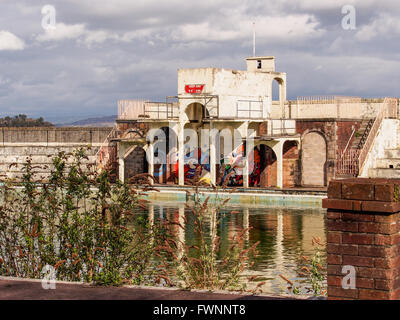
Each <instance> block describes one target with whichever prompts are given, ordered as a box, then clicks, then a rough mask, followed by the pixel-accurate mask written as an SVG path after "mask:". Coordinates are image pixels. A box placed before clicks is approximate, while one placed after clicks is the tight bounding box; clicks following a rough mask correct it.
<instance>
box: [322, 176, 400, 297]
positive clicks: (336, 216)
mask: <svg viewBox="0 0 400 320" xmlns="http://www.w3.org/2000/svg"><path fill="white" fill-rule="evenodd" d="M323 207H324V208H327V209H328V213H327V218H328V219H327V221H328V222H327V229H328V235H327V252H328V257H327V258H328V298H329V299H359V300H365V299H384V300H389V299H390V300H393V299H400V179H349V180H335V181H331V183H330V184H329V188H328V199H324V200H323ZM346 266H350V268H353V267H354V269H352V270H353V271H354V270H355V277H354V278H355V289H353V288H348V286H347V289H345V288H346V285H345V286H343V283H342V282H343V279H344V278H345V277H346V278H347V276H348V275H349V274H350V273H349V271H348V269H349V267H346ZM346 268H347V271H346ZM347 279H348V278H347Z"/></svg>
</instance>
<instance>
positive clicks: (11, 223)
mask: <svg viewBox="0 0 400 320" xmlns="http://www.w3.org/2000/svg"><path fill="white" fill-rule="evenodd" d="M87 159H88V158H87V156H86V153H85V150H84V149H78V150H76V151H74V152H73V153H72V154H66V153H63V152H61V153H59V154H58V155H57V156H55V157H54V158H53V159H52V166H51V169H50V175H49V177H48V178H47V179H46V180H42V182H40V183H38V182H36V180H37V179H36V176H37V171H41V168H40V167H38V166H35V165H33V164H32V162H31V160H30V159H29V158H28V159H27V161H26V163H25V164H23V175H22V176H21V177H20V179H18V180H8V181H6V182H5V183H4V184H3V185H1V186H0V275H2V276H13V277H20V278H37V279H42V278H43V277H44V274H43V270H44V269H45V267H46V266H50V267H51V268H53V269H54V271H55V273H56V279H57V280H63V281H83V282H90V283H95V284H98V285H122V284H144V285H152V284H155V285H161V286H179V287H182V288H184V289H208V290H242V291H247V292H252V293H258V292H262V286H263V285H264V284H265V282H259V283H258V284H257V285H254V286H255V287H254V286H253V287H254V288H253V289H251V290H249V289H248V288H247V286H246V285H247V284H248V283H250V282H253V284H254V282H258V281H257V279H256V278H258V276H252V277H250V278H248V279H245V278H244V277H243V271H245V270H248V269H251V267H252V266H253V264H254V258H255V257H256V256H257V254H258V251H257V246H258V242H257V243H254V244H249V243H248V241H246V240H245V238H246V237H245V235H246V234H248V232H249V230H250V228H243V229H241V230H239V231H235V232H234V233H232V234H231V235H230V238H229V247H224V246H223V245H222V243H221V238H220V237H221V234H220V232H219V231H218V230H219V229H220V228H219V227H220V225H221V224H222V223H223V221H224V219H225V218H226V217H227V215H234V214H237V213H238V212H236V211H231V212H228V213H226V210H223V209H224V208H225V207H226V206H227V203H228V201H229V199H222V197H220V190H221V189H225V188H226V184H227V181H228V180H229V179H226V180H225V181H226V183H224V184H223V185H222V187H215V186H214V187H213V188H214V192H215V194H216V199H215V200H214V201H210V199H209V198H205V199H202V196H201V194H200V192H199V187H200V186H201V185H202V183H201V181H200V179H199V174H196V175H195V177H194V179H193V180H192V181H190V183H191V184H192V185H193V186H194V187H195V189H194V194H190V197H191V198H192V199H193V200H192V201H191V202H189V203H187V204H186V207H185V208H184V210H182V209H181V210H177V211H176V212H175V214H173V215H172V217H171V216H169V219H167V220H163V221H154V219H151V218H148V217H147V216H146V215H145V214H143V211H146V210H147V201H145V200H141V196H142V195H144V194H145V192H147V191H150V190H151V191H157V190H156V189H154V188H153V187H152V186H151V184H150V183H149V181H151V180H153V181H154V178H153V177H151V176H149V175H148V174H141V175H137V176H135V177H133V178H132V179H130V183H129V184H123V183H120V182H118V181H117V182H116V183H111V181H112V180H115V179H114V178H115V177H114V176H115V172H112V170H111V168H112V166H111V164H110V166H109V167H108V168H106V170H104V171H102V172H101V173H98V172H96V168H95V167H94V166H93V165H91V164H89V163H88V162H87ZM13 165H17V164H13ZM235 190H236V189H232V190H231V192H234V191H235ZM188 229H190V230H188ZM187 231H188V232H190V233H193V232H194V234H195V235H196V237H195V239H194V240H193V239H192V240H190V241H188V240H187V239H185V233H186V232H187ZM182 235H183V236H182ZM313 245H316V246H317V248H316V253H315V255H314V256H313V257H312V258H311V259H310V258H306V257H303V261H304V263H305V264H304V266H303V268H302V270H301V271H302V272H303V275H304V276H305V277H306V278H307V281H308V283H309V287H308V288H307V290H308V291H309V292H311V293H313V294H314V295H323V294H324V286H323V281H324V272H323V268H322V262H321V259H322V257H321V251H320V247H321V246H322V244H321V243H320V239H313ZM281 277H282V278H283V279H284V280H285V281H287V282H288V283H289V289H290V291H291V292H292V293H294V294H297V293H300V289H299V287H298V286H297V285H296V284H294V283H293V282H292V281H290V280H288V279H286V278H285V277H284V276H281ZM246 280H247V281H246Z"/></svg>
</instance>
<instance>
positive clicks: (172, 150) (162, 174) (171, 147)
mask: <svg viewBox="0 0 400 320" xmlns="http://www.w3.org/2000/svg"><path fill="white" fill-rule="evenodd" d="M160 130H161V131H162V133H163V134H160V135H159V136H157V140H156V141H155V142H154V157H156V158H158V159H159V161H158V163H157V162H156V163H155V164H154V173H153V175H154V178H155V180H156V182H157V183H159V184H167V183H172V184H174V183H177V180H178V178H179V175H178V166H177V150H178V149H177V135H176V133H175V131H174V130H172V129H171V128H169V127H162V128H160Z"/></svg>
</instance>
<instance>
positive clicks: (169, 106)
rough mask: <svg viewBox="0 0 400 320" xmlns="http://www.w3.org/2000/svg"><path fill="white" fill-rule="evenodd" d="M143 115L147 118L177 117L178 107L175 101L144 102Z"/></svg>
mask: <svg viewBox="0 0 400 320" xmlns="http://www.w3.org/2000/svg"><path fill="white" fill-rule="evenodd" d="M144 117H145V118H147V119H157V120H162V119H177V118H178V117H179V107H178V104H177V103H165V102H146V103H145V104H144Z"/></svg>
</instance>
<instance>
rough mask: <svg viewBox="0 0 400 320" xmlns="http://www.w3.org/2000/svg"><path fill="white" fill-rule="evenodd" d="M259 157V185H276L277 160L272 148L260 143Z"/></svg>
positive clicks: (264, 186) (265, 186) (263, 186)
mask: <svg viewBox="0 0 400 320" xmlns="http://www.w3.org/2000/svg"><path fill="white" fill-rule="evenodd" d="M260 158H261V168H260V169H261V170H260V171H261V173H260V187H262V188H267V187H276V186H277V184H278V162H277V157H276V154H275V152H274V150H272V148H271V147H269V146H267V145H266V144H260Z"/></svg>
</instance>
